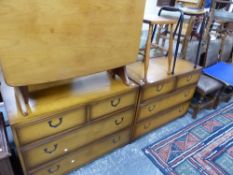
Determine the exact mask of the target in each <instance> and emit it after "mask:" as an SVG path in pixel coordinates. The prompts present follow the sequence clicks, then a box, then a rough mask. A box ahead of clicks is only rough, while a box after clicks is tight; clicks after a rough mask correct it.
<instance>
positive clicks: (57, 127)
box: [16, 108, 86, 145]
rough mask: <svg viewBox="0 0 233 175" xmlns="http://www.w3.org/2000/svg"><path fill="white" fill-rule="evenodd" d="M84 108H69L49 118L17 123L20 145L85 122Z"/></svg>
mask: <svg viewBox="0 0 233 175" xmlns="http://www.w3.org/2000/svg"><path fill="white" fill-rule="evenodd" d="M85 115H86V111H85V108H79V109H75V110H71V111H69V112H66V113H61V114H58V115H55V116H52V117H50V118H47V119H44V120H40V121H35V122H31V123H27V124H24V125H19V126H17V128H16V131H17V135H18V139H19V143H20V145H25V144H27V143H30V142H33V141H36V140H38V139H42V138H45V137H48V136H51V135H53V134H56V133H59V132H62V131H64V130H67V129H69V128H72V127H75V126H77V125H80V124H82V123H84V122H85V120H86V116H85Z"/></svg>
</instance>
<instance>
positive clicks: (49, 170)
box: [48, 165, 60, 174]
mask: <svg viewBox="0 0 233 175" xmlns="http://www.w3.org/2000/svg"><path fill="white" fill-rule="evenodd" d="M59 169H60V165H57V166H56V167H55V168H49V169H48V173H49V174H53V173H55V172H57V171H58V170H59Z"/></svg>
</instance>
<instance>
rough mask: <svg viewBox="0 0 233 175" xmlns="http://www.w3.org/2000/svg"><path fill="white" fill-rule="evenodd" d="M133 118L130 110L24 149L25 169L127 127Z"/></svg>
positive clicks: (132, 112) (132, 110)
mask: <svg viewBox="0 0 233 175" xmlns="http://www.w3.org/2000/svg"><path fill="white" fill-rule="evenodd" d="M133 117H134V109H131V110H128V111H126V112H122V113H119V114H116V115H114V116H113V117H111V118H108V119H104V120H101V121H98V122H94V123H92V124H90V125H88V126H86V127H83V128H80V129H77V130H75V131H72V132H71V133H67V134H66V135H65V136H63V137H61V138H58V139H57V140H54V141H51V142H49V143H46V144H41V145H40V146H35V147H34V148H30V147H25V148H24V149H23V150H22V154H23V157H24V160H25V164H26V167H27V168H28V169H31V168H34V167H35V166H37V165H40V164H43V163H45V162H47V161H50V160H52V159H55V158H57V157H59V156H62V155H64V154H65V153H68V152H70V151H74V150H75V149H78V148H80V147H81V146H84V145H86V144H89V143H91V142H93V141H95V140H97V139H100V138H102V137H104V136H107V135H109V134H112V133H114V132H117V131H119V130H121V129H124V128H126V127H129V126H130V125H131V123H132V121H133Z"/></svg>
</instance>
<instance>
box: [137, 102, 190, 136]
mask: <svg viewBox="0 0 233 175" xmlns="http://www.w3.org/2000/svg"><path fill="white" fill-rule="evenodd" d="M188 107H189V102H186V103H184V104H181V105H178V106H176V107H173V108H171V109H170V110H167V111H165V112H163V113H161V114H157V115H155V116H152V117H150V118H149V119H147V120H144V121H143V122H140V123H138V124H137V126H136V129H135V132H134V134H133V135H134V138H137V137H139V136H142V135H144V134H146V133H148V132H149V131H151V130H153V129H155V128H157V127H159V126H161V125H163V124H165V123H167V122H170V121H172V120H174V119H176V118H177V117H180V116H182V115H184V114H185V113H186V112H187V110H188Z"/></svg>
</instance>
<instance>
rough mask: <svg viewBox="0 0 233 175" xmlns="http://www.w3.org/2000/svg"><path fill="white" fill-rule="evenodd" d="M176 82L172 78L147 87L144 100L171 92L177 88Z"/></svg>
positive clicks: (143, 96)
mask: <svg viewBox="0 0 233 175" xmlns="http://www.w3.org/2000/svg"><path fill="white" fill-rule="evenodd" d="M175 84H176V81H175V80H174V79H170V80H168V81H166V82H162V83H158V84H156V85H152V86H149V87H145V89H144V91H143V94H142V100H143V101H144V100H147V99H150V98H153V97H156V96H158V95H162V94H165V93H168V92H171V91H172V90H174V89H175Z"/></svg>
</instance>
